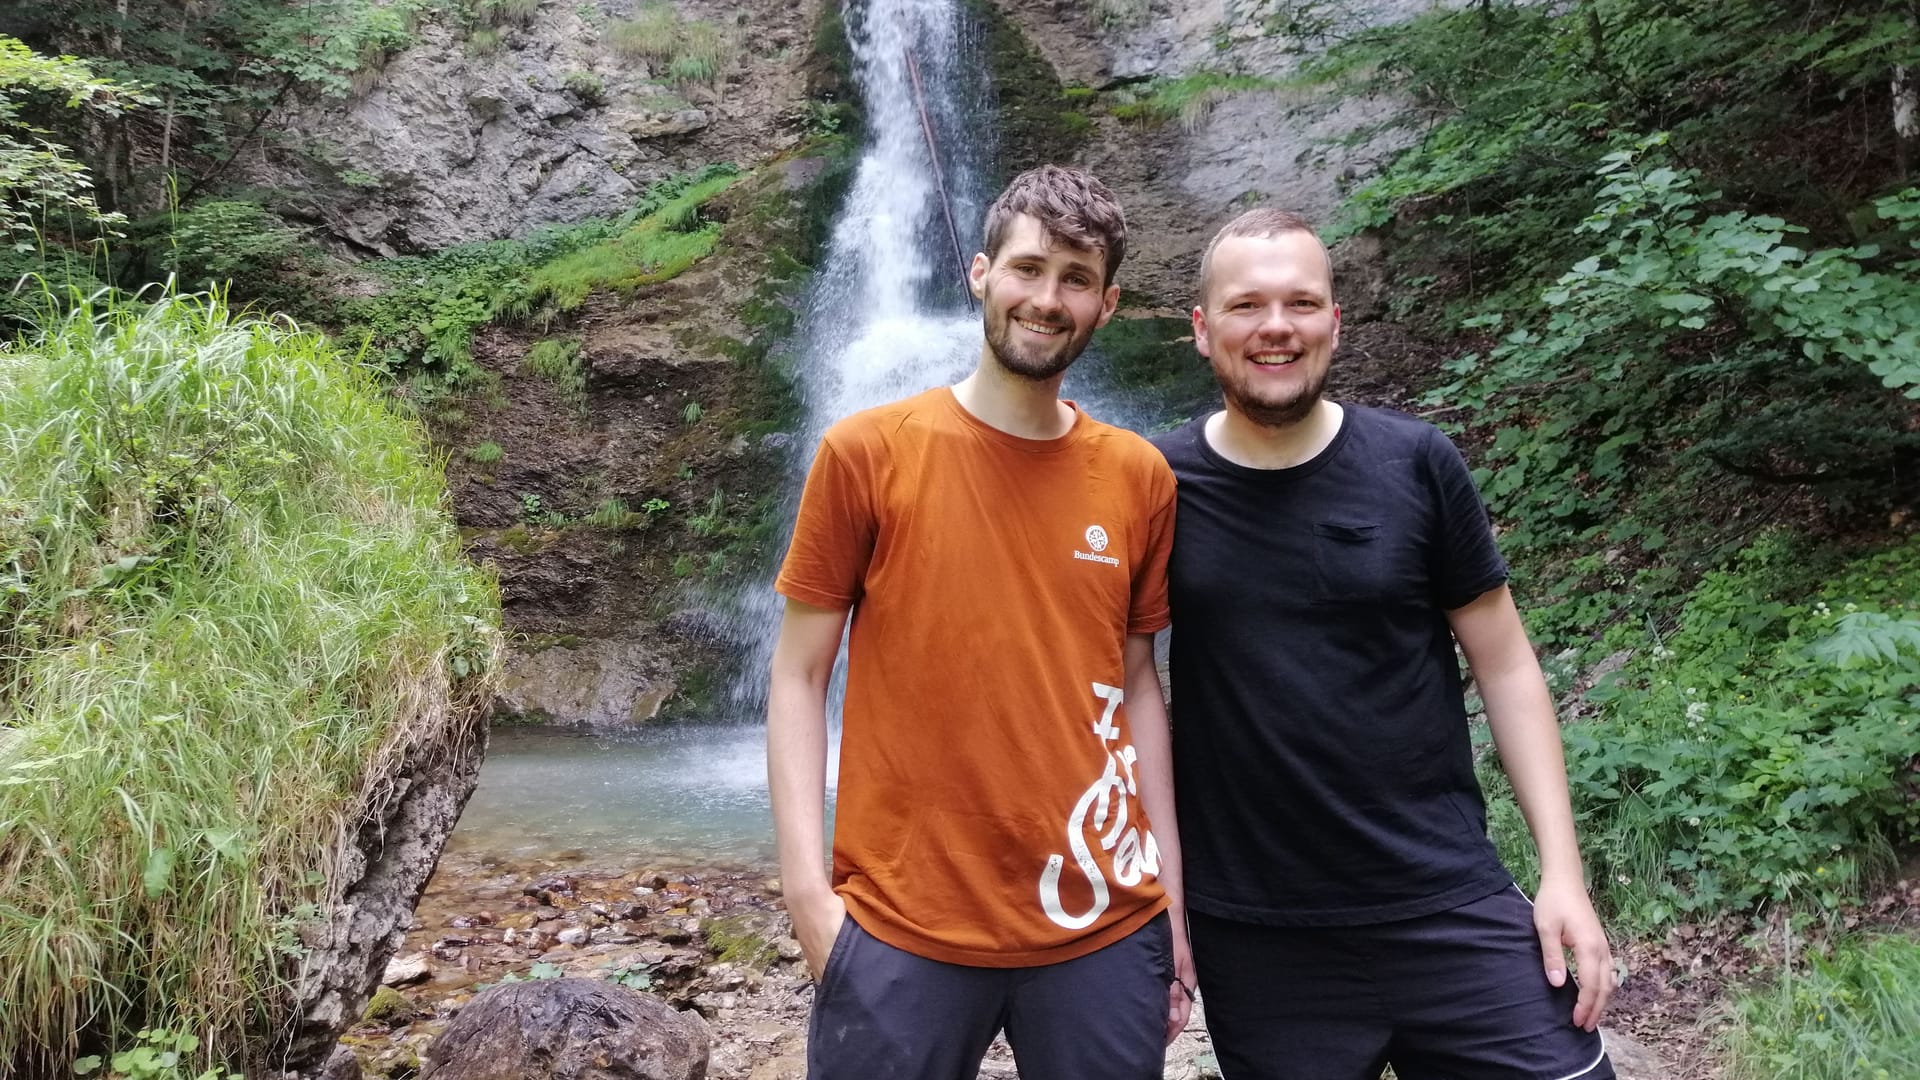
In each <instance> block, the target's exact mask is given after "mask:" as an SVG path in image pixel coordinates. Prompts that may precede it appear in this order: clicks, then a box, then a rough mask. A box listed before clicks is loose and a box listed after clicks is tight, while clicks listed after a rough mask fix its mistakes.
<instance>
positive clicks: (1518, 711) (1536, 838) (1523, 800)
mask: <svg viewBox="0 0 1920 1080" xmlns="http://www.w3.org/2000/svg"><path fill="white" fill-rule="evenodd" d="M1475 674H1476V676H1477V677H1478V681H1479V684H1480V697H1481V700H1482V701H1484V702H1485V703H1486V708H1487V726H1488V727H1489V728H1491V729H1492V731H1493V743H1494V746H1495V747H1497V748H1498V749H1499V751H1500V762H1501V765H1502V767H1503V768H1505V770H1506V773H1507V779H1508V780H1509V781H1511V782H1512V784H1513V795H1514V801H1515V802H1517V803H1519V805H1520V813H1521V815H1522V816H1523V817H1525V818H1526V821H1527V831H1528V832H1529V833H1531V834H1532V835H1533V845H1534V848H1535V850H1536V851H1538V852H1539V856H1540V878H1541V881H1543V882H1546V881H1551V880H1558V879H1564V880H1568V881H1571V882H1575V883H1580V884H1582V885H1583V887H1584V882H1583V871H1582V869H1581V863H1580V847H1579V842H1578V840H1577V839H1576V837H1575V835H1574V827H1573V805H1572V800H1571V798H1570V797H1569V794H1568V791H1567V766H1566V757H1565V754H1564V752H1563V751H1562V749H1561V745H1560V724H1559V721H1558V720H1557V719H1555V717H1554V710H1553V698H1552V696H1551V695H1550V694H1549V693H1548V692H1547V686H1546V680H1545V679H1543V678H1542V677H1541V675H1540V666H1539V663H1538V662H1537V661H1535V660H1534V658H1533V654H1532V653H1531V652H1530V651H1529V652H1527V653H1525V655H1524V656H1520V657H1513V658H1509V659H1508V661H1507V665H1506V666H1505V667H1503V668H1502V669H1500V670H1496V671H1491V672H1488V673H1486V674H1484V675H1481V674H1480V673H1479V672H1476V673H1475Z"/></svg>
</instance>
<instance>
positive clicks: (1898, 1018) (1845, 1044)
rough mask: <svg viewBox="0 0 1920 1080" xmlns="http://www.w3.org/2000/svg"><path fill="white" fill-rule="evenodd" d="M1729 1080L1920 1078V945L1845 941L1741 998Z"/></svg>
mask: <svg viewBox="0 0 1920 1080" xmlns="http://www.w3.org/2000/svg"><path fill="white" fill-rule="evenodd" d="M1731 1011H1732V1016H1733V1020H1734V1024H1733V1026H1732V1027H1731V1028H1730V1029H1729V1030H1728V1034H1727V1037H1726V1044H1727V1050H1728V1053H1729V1059H1730V1060H1729V1064H1728V1069H1727V1074H1728V1076H1729V1078H1730V1080H1902V1078H1905V1077H1913V1076H1920V941H1915V940H1913V939H1912V938H1906V937H1897V936H1885V937H1871V938H1866V939H1863V940H1858V941H1852V940H1843V941H1842V942H1841V943H1840V944H1839V945H1838V946H1837V947H1836V948H1835V949H1834V951H1833V955H1832V956H1830V957H1818V956H1816V957H1814V958H1812V959H1811V960H1810V961H1809V962H1808V964H1807V966H1806V969H1805V970H1804V971H1800V972H1796V971H1793V970H1792V969H1791V968H1787V969H1783V970H1782V972H1781V974H1780V977H1779V979H1778V980H1777V981H1775V982H1774V983H1773V984H1772V985H1770V986H1767V987H1764V988H1761V989H1759V990H1752V991H1748V992H1745V993H1743V994H1741V995H1739V996H1738V997H1736V998H1735V999H1734V1002H1733V1006H1732V1010H1731Z"/></svg>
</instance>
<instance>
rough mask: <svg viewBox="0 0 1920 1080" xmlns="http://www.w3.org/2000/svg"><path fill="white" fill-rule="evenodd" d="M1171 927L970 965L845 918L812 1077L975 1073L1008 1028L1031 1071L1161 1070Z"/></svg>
mask: <svg viewBox="0 0 1920 1080" xmlns="http://www.w3.org/2000/svg"><path fill="white" fill-rule="evenodd" d="M1172 982H1173V938H1172V933H1171V931H1170V930H1169V928H1168V922H1167V916H1166V915H1164V914H1162V915H1159V916H1156V917H1155V918H1154V919H1153V921H1151V922H1149V923H1147V925H1145V926H1143V927H1141V928H1140V929H1138V930H1136V931H1134V932H1133V933H1132V934H1129V935H1128V936H1126V937H1124V938H1122V939H1120V940H1119V941H1116V942H1114V943H1113V944H1111V945H1108V946H1107V947H1106V948H1103V949H1100V950H1097V951H1095V952H1092V953H1089V954H1088V955H1086V956H1082V957H1078V958H1076V959H1073V960H1066V961H1062V962H1061V963H1058V964H1045V965H1041V966H1038V967H1024V968H983V967H967V966H964V965H960V964H945V963H941V962H940V961H938V960H928V959H926V958H924V957H919V956H915V955H913V954H912V953H908V952H903V951H902V950H900V949H896V948H894V947H893V946H891V945H888V944H886V943H885V942H883V941H881V940H879V939H878V938H876V937H874V936H873V935H872V934H869V933H867V932H866V931H865V930H862V929H860V927H859V926H858V925H856V924H855V923H854V921H853V920H852V919H851V918H849V919H848V920H847V921H846V923H845V924H844V925H842V926H841V928H840V936H839V938H838V939H836V940H835V941H834V944H833V952H832V954H831V955H829V956H828V958H827V966H826V970H825V971H823V972H822V973H821V976H820V984H819V985H818V986H817V987H816V988H815V989H814V996H813V1020H812V1023H811V1024H810V1025H809V1027H808V1029H807V1076H808V1078H809V1080H973V1077H974V1076H976V1075H977V1074H978V1073H979V1071H980V1059H981V1057H982V1056H983V1055H984V1054H985V1053H986V1052H987V1047H988V1045H990V1044H991V1043H992V1042H993V1037H994V1036H995V1035H997V1034H999V1033H1000V1032H1001V1031H1002V1030H1005V1031H1006V1033H1007V1042H1008V1044H1010V1045H1011V1046H1012V1047H1013V1057H1014V1062H1015V1064H1017V1065H1018V1066H1019V1069H1020V1075H1021V1076H1026V1077H1034V1078H1035V1080H1160V1076H1161V1074H1162V1071H1163V1070H1164V1068H1165V1060H1166V1058H1165V1054H1166V1025H1167V988H1168V987H1169V986H1170V985H1171V984H1172Z"/></svg>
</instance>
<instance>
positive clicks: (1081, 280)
mask: <svg viewBox="0 0 1920 1080" xmlns="http://www.w3.org/2000/svg"><path fill="white" fill-rule="evenodd" d="M1067 284H1069V285H1071V286H1073V287H1074V288H1076V289H1084V288H1086V287H1087V286H1089V285H1092V284H1093V279H1092V278H1090V277H1088V276H1087V275H1085V274H1068V275H1067Z"/></svg>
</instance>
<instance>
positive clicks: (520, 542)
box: [500, 524, 547, 555]
mask: <svg viewBox="0 0 1920 1080" xmlns="http://www.w3.org/2000/svg"><path fill="white" fill-rule="evenodd" d="M500 544H501V546H503V547H505V548H506V549H507V550H509V551H513V552H517V553H519V554H521V555H531V554H533V553H534V552H536V551H539V550H540V549H541V548H543V547H546V546H547V544H546V541H544V540H542V539H541V538H540V537H538V536H535V535H534V534H533V530H531V529H529V528H527V527H526V525H524V524H519V525H514V526H513V527H511V528H509V529H507V530H506V531H504V532H502V533H501V534H500Z"/></svg>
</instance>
